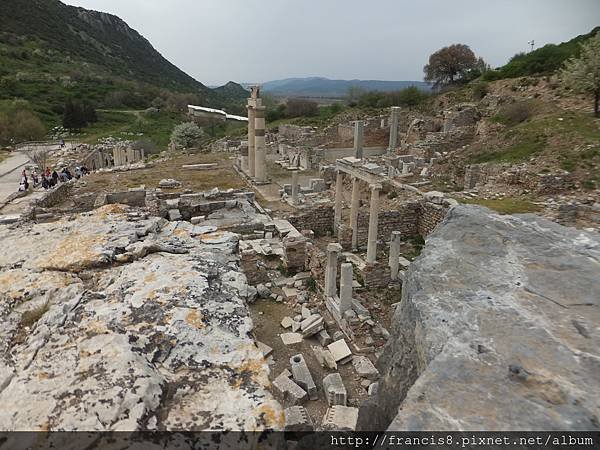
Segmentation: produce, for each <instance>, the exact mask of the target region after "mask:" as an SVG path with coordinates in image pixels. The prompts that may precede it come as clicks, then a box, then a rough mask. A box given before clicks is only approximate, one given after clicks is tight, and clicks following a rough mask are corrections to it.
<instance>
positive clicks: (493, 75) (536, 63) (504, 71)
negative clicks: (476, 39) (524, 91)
mask: <svg viewBox="0 0 600 450" xmlns="http://www.w3.org/2000/svg"><path fill="white" fill-rule="evenodd" d="M598 32H600V26H599V27H596V28H594V29H593V30H592V31H590V32H589V33H587V34H582V35H580V36H577V37H574V38H573V39H571V40H569V41H567V42H562V43H560V44H546V45H544V46H543V47H540V48H538V49H536V50H534V51H532V52H529V53H518V54H516V55H515V56H513V57H512V58H511V59H510V61H509V62H508V63H507V64H505V65H504V66H502V67H500V68H498V69H496V70H491V71H489V72H487V73H486V74H485V75H484V79H486V80H488V81H491V80H498V79H502V78H516V77H523V76H531V75H547V74H550V73H553V72H555V71H556V70H558V69H559V68H560V67H561V66H562V65H563V64H564V62H565V61H566V60H567V59H569V58H571V57H578V56H579V52H580V48H581V43H583V42H585V41H587V40H588V39H589V38H591V37H593V36H595V35H596V33H598Z"/></svg>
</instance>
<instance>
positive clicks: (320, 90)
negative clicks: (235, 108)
mask: <svg viewBox="0 0 600 450" xmlns="http://www.w3.org/2000/svg"><path fill="white" fill-rule="evenodd" d="M261 85H262V89H263V91H264V92H268V93H270V94H273V95H279V96H288V97H293V96H296V97H343V96H345V95H346V94H347V93H348V89H349V88H351V87H356V88H359V89H363V90H365V91H382V92H389V91H399V90H401V89H404V88H407V87H410V86H416V87H418V88H419V89H422V90H424V91H428V90H430V85H429V84H428V83H425V82H422V81H380V80H330V79H328V78H323V77H309V78H287V79H284V80H275V81H267V82H266V83H261Z"/></svg>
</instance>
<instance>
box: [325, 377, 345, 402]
mask: <svg viewBox="0 0 600 450" xmlns="http://www.w3.org/2000/svg"><path fill="white" fill-rule="evenodd" d="M323 390H324V391H325V395H326V396H327V402H328V403H329V406H334V405H341V406H346V400H347V398H348V393H347V391H346V386H344V381H343V380H342V376H341V375H340V374H339V373H331V374H329V375H327V376H326V377H325V378H323Z"/></svg>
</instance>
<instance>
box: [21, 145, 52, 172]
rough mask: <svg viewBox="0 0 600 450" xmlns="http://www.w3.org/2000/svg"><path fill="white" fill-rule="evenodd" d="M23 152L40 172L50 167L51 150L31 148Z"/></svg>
mask: <svg viewBox="0 0 600 450" xmlns="http://www.w3.org/2000/svg"><path fill="white" fill-rule="evenodd" d="M23 152H24V153H25V154H26V155H27V157H28V158H29V159H30V160H31V161H32V162H33V163H34V164H35V165H36V166H38V168H39V169H40V170H44V169H45V168H46V167H47V166H48V160H49V157H50V150H49V149H48V148H47V147H44V148H29V149H26V150H23Z"/></svg>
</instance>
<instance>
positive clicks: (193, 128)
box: [171, 122, 203, 148]
mask: <svg viewBox="0 0 600 450" xmlns="http://www.w3.org/2000/svg"><path fill="white" fill-rule="evenodd" d="M202 135H203V132H202V130H201V129H200V127H199V126H198V125H196V124H195V123H194V122H185V123H181V124H179V125H177V126H176V127H175V129H174V130H173V133H171V142H172V143H173V144H174V145H175V146H176V147H177V148H191V147H194V146H195V145H196V144H197V143H198V142H199V141H200V139H201V138H202Z"/></svg>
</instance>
